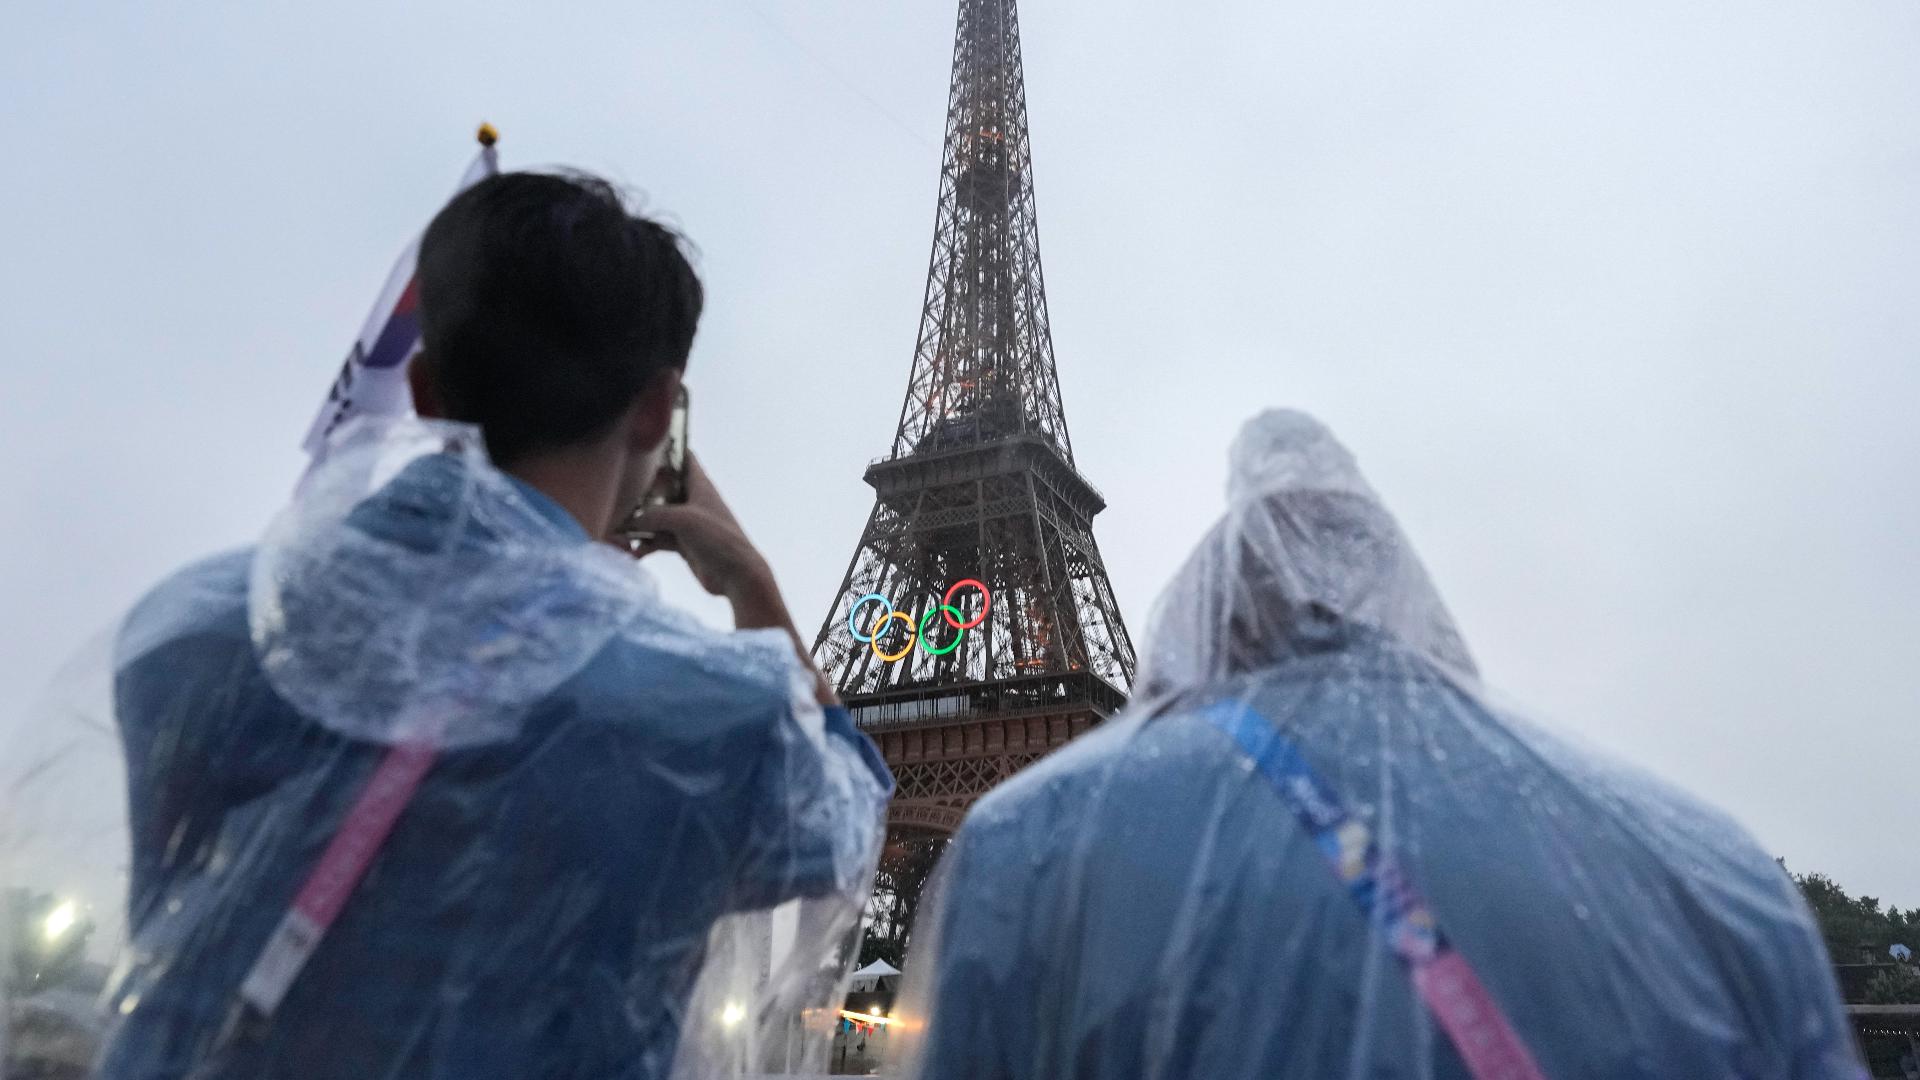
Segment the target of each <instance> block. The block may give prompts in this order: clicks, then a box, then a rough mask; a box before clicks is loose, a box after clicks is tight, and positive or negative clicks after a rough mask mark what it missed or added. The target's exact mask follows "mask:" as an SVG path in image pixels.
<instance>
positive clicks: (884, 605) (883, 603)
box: [847, 592, 893, 645]
mask: <svg viewBox="0 0 1920 1080" xmlns="http://www.w3.org/2000/svg"><path fill="white" fill-rule="evenodd" d="M869 600H878V601H880V607H881V610H883V611H884V610H889V609H891V608H892V607H893V601H891V600H889V599H887V598H886V597H884V596H881V595H880V594H879V593H877V592H870V593H868V594H867V595H865V596H863V597H861V598H860V599H858V600H855V601H854V602H853V606H852V607H850V608H848V609H847V633H849V634H852V635H853V640H855V641H858V642H860V643H861V644H862V645H864V644H866V643H867V642H869V641H872V640H873V639H874V637H875V634H868V635H867V636H866V637H861V636H860V629H859V628H858V627H856V626H854V625H853V614H854V612H856V611H859V610H860V605H862V604H865V603H866V602H867V601H869ZM885 621H886V620H884V619H882V620H881V622H885ZM873 629H874V630H875V632H876V633H877V632H878V631H879V629H880V626H879V624H878V623H876V624H875V625H874V628H873Z"/></svg>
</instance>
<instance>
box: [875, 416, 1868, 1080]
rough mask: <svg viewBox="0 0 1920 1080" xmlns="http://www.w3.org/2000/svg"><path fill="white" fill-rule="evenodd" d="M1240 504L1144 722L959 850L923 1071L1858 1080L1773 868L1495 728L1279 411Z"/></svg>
mask: <svg viewBox="0 0 1920 1080" xmlns="http://www.w3.org/2000/svg"><path fill="white" fill-rule="evenodd" d="M1228 490H1229V507H1228V510H1227V512H1226V514H1225V516H1224V517H1223V518H1222V519H1221V520H1220V522H1219V523H1218V524H1217V525H1215V526H1214V527H1213V529H1212V530H1211V531H1210V532H1209V533H1208V534H1207V535H1206V537H1205V539H1204V540H1202V542H1201V544H1200V546H1199V548H1198V549H1197V550H1196V551H1195V552H1194V553H1193V555H1192V556H1191V557H1190V558H1189V559H1188V560H1187V562H1186V564H1185V565H1184V567H1183V568H1182V569H1181V570H1180V572H1179V573H1178V575H1177V576H1176V578H1175V579H1174V581H1173V582H1172V583H1171V584H1170V585H1169V586H1168V587H1167V589H1166V590H1165V592H1164V593H1163V594H1162V596H1161V599H1160V600H1159V602H1158V605H1157V607H1156V610H1155V614H1154V619H1153V625H1152V627H1151V632H1150V641H1149V644H1148V652H1147V655H1146V657H1145V658H1144V659H1143V663H1142V672H1141V678H1140V686H1139V688H1138V689H1139V693H1138V696H1137V698H1136V700H1135V702H1134V703H1133V704H1132V705H1131V706H1130V707H1129V708H1128V709H1127V710H1126V711H1125V712H1123V713H1122V714H1121V715H1119V716H1117V717H1115V718H1114V719H1113V720H1111V721H1109V722H1108V723H1107V724H1106V725H1104V726H1103V727H1101V728H1099V729H1097V730H1096V731H1094V732H1091V733H1089V734H1088V735H1085V736H1083V737H1082V738H1080V739H1078V740H1076V741H1075V742H1074V743H1072V744H1069V745H1068V746H1067V747H1065V748H1063V749H1061V750H1060V751H1058V752H1056V753H1055V754H1053V755H1051V756H1050V757H1048V758H1046V759H1044V760H1043V761H1041V762H1038V763H1036V764H1035V765H1033V766H1031V767H1029V768H1028V769H1027V770H1025V771H1024V772H1022V773H1021V774H1019V775H1018V776H1016V777H1014V778H1013V779H1011V780H1009V781H1008V782H1007V783H1005V784H1003V785H1001V786H1000V787H999V788H998V789H996V790H995V791H993V792H992V793H990V794H988V795H987V796H986V797H985V798H983V799H982V800H981V801H980V802H979V803H978V804H977V805H976V806H975V807H974V809H973V810H972V812H971V813H970V814H969V815H968V817H967V819H966V821H965V823H964V825H963V826H962V828H961V829H960V830H959V832H958V833H957V834H956V836H955V838H954V840H953V842H952V845H951V847H950V849H949V851H948V853H947V855H946V856H945V859H944V860H943V863H942V865H941V867H940V868H939V870H938V871H937V872H936V876H935V880H934V882H933V883H932V885H931V886H930V890H931V891H930V893H929V900H928V902H927V904H926V905H924V906H923V914H922V916H921V920H920V923H919V926H918V927H917V928H916V932H915V938H916V940H915V941H914V942H913V943H912V955H910V956H909V958H908V962H907V965H906V967H907V971H908V976H907V977H908V983H909V985H908V989H907V992H906V995H905V997H904V998H903V1002H902V1005H901V1007H900V1008H899V1009H897V1010H896V1012H895V1020H896V1024H897V1025H898V1026H899V1028H900V1029H902V1030H903V1031H906V1032H910V1033H912V1034H913V1035H914V1036H915V1038H914V1040H913V1045H912V1048H911V1052H910V1053H909V1054H908V1055H907V1061H906V1063H905V1066H904V1068H903V1069H902V1070H901V1071H902V1072H903V1073H905V1074H906V1075H909V1076H916V1077H919V1078H921V1080H959V1078H962V1077H965V1078H968V1080H1052V1078H1057V1077H1075V1078H1079V1080H1107V1078H1111V1080H1123V1078H1124V1080H1172V1078H1193V1080H1256V1078H1257V1080H1288V1078H1292V1080H1338V1078H1349V1077H1351V1078H1361V1077H1366V1078H1375V1077H1405V1078H1417V1080H1441V1078H1448V1080H1451V1078H1468V1077H1471V1078H1475V1080H1486V1078H1491V1077H1502V1078H1512V1080H1525V1078H1530V1077H1551V1078H1554V1080H1572V1078H1594V1080H1601V1078H1607V1080H1614V1078H1623V1077H1636V1078H1642V1077H1644V1078H1671V1080H1718V1078H1726V1080H1734V1078H1745V1080H1757V1078H1763V1077H1778V1078H1783V1080H1784V1078H1796V1080H1797V1078H1806V1080H1812V1078H1839V1077H1846V1078H1849V1080H1851V1078H1856V1077H1864V1076H1865V1072H1864V1070H1863V1069H1862V1068H1861V1067H1860V1064H1859V1062H1858V1060H1857V1058H1856V1051H1855V1050H1854V1047H1853V1042H1852V1036H1851V1031H1850V1029H1849V1027H1848V1024H1847V1022H1846V1018H1845V1015H1844V1012H1843V1010H1842V1007H1841V1005H1840V1001H1839V997H1838V994H1837V991H1836V989H1835V985H1834V981H1833V977H1832V974H1831V969H1830V968H1829V967H1828V963H1827V957H1826V954H1825V950H1824V948H1823V946H1822V944H1821V940H1820V936H1819V934H1818V932H1817V930H1816V928H1815V925H1814V923H1813V920H1812V918H1811V916H1810V915H1809V913H1808V911H1807V910H1806V908H1805V907H1804V905H1803V904H1802V902H1801V900H1800V898H1799V895H1798V893H1797V891H1796V889H1795V888H1794V886H1793V884H1792V883H1791V881H1790V880H1789V879H1788V877H1787V876H1786V874H1785V873H1784V872H1783V871H1782V870H1781V869H1780V867H1779V866H1777V865H1776V864H1775V863H1774V861H1773V860H1772V859H1770V858H1769V857H1768V856H1767V854H1766V853H1765V852H1764V851H1762V850H1761V849H1760V848H1759V847H1757V846H1756V845H1755V844H1754V842H1753V841H1752V840H1751V839H1749V838H1748V837H1747V836H1746V834H1745V833H1744V832H1743V831H1742V830H1741V829H1740V828H1739V827H1738V826H1736V825H1734V824H1733V823H1732V822H1730V821H1729V820H1728V819H1727V818H1725V817H1724V816H1722V815H1721V814H1719V813H1718V812H1716V811H1714V810H1712V809H1710V808H1708V807H1705V806H1703V805H1701V804H1700V803H1698V802H1696V801H1694V800H1693V799H1691V798H1689V797H1688V796H1687V795H1685V794H1684V793H1682V792H1679V791H1676V790H1674V789H1673V788H1671V787H1669V786H1667V785H1664V784H1661V783H1658V782H1656V781H1654V780H1652V779H1650V778H1648V777H1646V776H1644V775H1641V774H1640V773H1638V772H1636V771H1634V770H1632V769H1629V768H1626V767H1624V766H1621V765H1618V764H1615V763H1612V762H1609V761H1607V760H1605V759H1603V758H1601V757H1600V756H1598V755H1595V754H1592V753H1589V752H1586V751H1584V750H1578V749H1575V748H1573V747H1571V746H1569V745H1568V744H1567V743H1565V742H1563V741H1561V740H1560V739H1557V738H1555V737H1553V736H1551V735H1549V734H1547V733H1546V732H1544V731H1543V730H1541V729H1540V728H1538V727H1536V726H1535V725H1533V724H1532V723H1530V722H1528V721H1527V720H1525V719H1523V718H1522V717H1520V716H1519V715H1517V714H1516V713H1514V712H1513V711H1512V710H1510V709H1508V708H1506V707H1503V706H1502V705H1500V704H1497V703H1496V702H1495V700H1494V699H1493V698H1492V697H1491V696H1490V695H1489V693H1488V692H1487V691H1486V690H1485V689H1484V688H1483V687H1482V685H1481V683H1480V681H1479V679H1478V676H1477V674H1476V671H1475V667H1474V664H1473V661H1472V660H1471V658H1470V657H1469V654H1468V652H1467V649H1466V647H1465V645H1464V643H1463V641H1462V639H1461V637H1460V635H1459V633H1458V632H1457V631H1456V630H1455V628H1454V625H1453V623H1452V621H1451V619H1450V618H1449V617H1448V615H1447V613H1446V611H1445V609H1444V608H1443V606H1442V605H1441V603H1440V599H1439V596H1438V595H1437V593H1436V592H1435V591H1434V589H1433V587H1432V585H1431V584H1430V583H1429V581H1428V578H1427V576H1426V573H1425V571H1424V570H1423V569H1422V568H1421V566H1420V563H1419V562H1418V560H1417V559H1416V558H1415V556H1414V554H1413V552H1412V551H1411V550H1410V548H1409V547H1408V545H1407V542H1406V539H1405V537H1404V536H1403V535H1402V534H1401V532H1400V530H1399V528H1398V527H1397V526H1396V524H1395V523H1394V521H1393V519H1392V517H1391V516H1390V515H1389V514H1388V513H1387V511H1386V509H1385V508H1384V507H1383V506H1382V505H1381V503H1380V500H1379V499H1378V498H1377V497H1376V496H1375V495H1374V493H1373V492H1372V490H1371V489H1370V488H1369V486H1368V485H1367V483H1366V482H1365V480H1363V479H1362V478H1361V476H1360V474H1359V472H1358V469H1357V468H1356V466H1355V464H1354V461H1353V459H1352V457H1351V456H1350V455H1349V454H1348V452H1347V451H1346V449H1345V448H1344V447H1342V446H1341V445H1340V444H1339V443H1338V442H1337V441H1336V440H1335V439H1334V438H1333V436H1332V435H1331V434H1330V433H1329V432H1328V431H1327V430H1326V429H1325V428H1324V427H1322V426H1321V425H1320V424H1319V423H1317V422H1316V421H1314V420H1312V419H1311V418H1309V417H1307V416H1304V415H1302V414H1299V413H1295V412H1287V411H1274V412H1268V413H1266V414H1263V415H1261V416H1259V417H1256V418H1255V419H1254V420H1252V421H1251V422H1249V423H1248V424H1247V425H1246V426H1245V428H1244V429H1243V430H1242V431H1241V433H1240V435H1239V437H1238V439H1237V440H1236V441H1235V443H1234V446H1233V450H1232V477H1231V480H1230V482H1229V489H1228Z"/></svg>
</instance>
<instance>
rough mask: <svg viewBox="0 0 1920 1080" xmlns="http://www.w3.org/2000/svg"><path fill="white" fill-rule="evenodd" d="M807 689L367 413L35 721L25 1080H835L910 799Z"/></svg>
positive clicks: (13, 792)
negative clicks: (888, 817) (862, 935)
mask: <svg viewBox="0 0 1920 1080" xmlns="http://www.w3.org/2000/svg"><path fill="white" fill-rule="evenodd" d="M812 688H813V679H812V675H811V673H810V672H809V671H807V669H806V668H805V667H804V665H803V664H802V663H801V661H800V659H799V658H798V657H797V655H796V654H795V651H794V646H793V643H792V641H791V640H790V639H789V638H788V637H787V636H786V634H785V633H783V632H779V631H773V630H756V631H741V632H719V631H714V630H710V629H707V628H704V627H702V626H700V625H699V624H697V623H696V622H695V621H694V620H692V619H691V618H689V617H687V616H685V615H683V614H681V613H678V612H676V611H674V610H673V609H671V608H669V607H667V606H665V605H664V604H663V603H662V602H661V601H660V600H659V598H658V597H657V596H656V594H655V592H654V590H653V587H652V585H651V583H650V579H649V577H648V575H647V574H646V572H645V571H644V569H642V568H641V567H639V566H637V565H635V563H634V561H633V560H632V559H631V558H630V557H628V556H627V555H625V554H624V553H622V552H620V551H618V550H616V549H615V548H613V547H611V546H608V545H602V544H595V543H590V542H588V541H587V538H586V536H585V534H584V533H583V532H581V531H580V530H579V528H578V526H577V525H575V524H574V523H573V522H572V520H571V519H570V518H568V517H567V516H566V515H565V513H564V511H561V510H560V509H559V508H558V507H557V506H555V505H553V504H552V503H550V502H547V501H545V500H544V498H543V497H542V496H539V495H538V493H537V492H533V491H532V489H530V488H525V487H523V486H522V485H520V483H519V482H518V481H516V480H513V479H512V478H510V477H507V476H506V475H505V474H503V473H501V472H499V471H498V470H496V469H495V468H494V467H493V466H492V465H491V464H490V463H489V462H488V461H487V459H486V455H485V452H484V450H483V449H482V445H481V442H480V440H479V437H478V432H477V431H476V430H475V429H472V428H469V427H465V426H461V425H451V424H440V423H430V422H421V421H413V420H409V421H405V422H378V421H371V420H367V421H360V422H357V423H355V424H353V425H349V426H348V427H346V428H344V429H343V430H342V431H341V432H340V433H339V434H338V435H337V436H336V437H335V443H334V445H333V446H332V447H331V449H330V452H329V454H328V456H327V459H326V463H325V464H324V465H323V466H322V467H321V468H320V469H318V470H317V471H315V472H314V473H312V474H310V475H309V477H308V479H307V481H306V482H305V483H304V484H303V486H302V491H301V493H300V495H299V496H298V497H297V498H296V499H295V500H294V502H293V503H292V504H291V505H290V506H289V507H288V509H287V510H285V511H284V512H283V513H282V514H281V515H279V517H278V518H277V519H276V520H275V522H274V523H273V525H272V526H271V527H270V529H269V530H268V533H267V535H266V536H265V538H264V539H263V540H262V542H261V543H260V544H259V545H257V547H255V548H252V549H248V550H246V551H240V552H234V553H230V554H227V555H221V556H216V557H214V558H211V559H208V560H206V561H204V562H201V563H199V564H197V565H195V566H193V567H190V568H189V569H187V570H186V571H183V572H182V573H181V574H179V575H177V576H175V577H174V578H172V579H170V580H169V581H168V582H167V583H165V584H163V585H162V586H161V587H160V588H158V589H156V590H155V591H154V592H153V593H151V594H149V596H148V597H147V598H145V599H144V600H142V601H141V602H140V604H138V605H136V607H135V608H134V609H133V611H132V612H131V613H129V615H128V616H127V617H126V618H125V619H124V620H123V621H122V622H121V623H120V624H119V625H118V626H116V627H115V628H114V629H113V630H112V631H111V632H110V633H109V634H107V635H105V636H104V637H103V639H102V640H101V641H100V642H98V643H96V645H95V646H93V647H92V648H91V649H90V650H88V652H87V653H86V654H84V655H83V656H82V657H81V658H80V659H78V660H76V661H75V662H74V663H73V664H72V665H71V666H70V668H69V669H68V670H67V671H65V672H64V673H63V674H62V675H61V676H60V677H59V678H58V679H56V680H55V684H54V688H53V691H52V692H51V693H50V695H49V696H48V699H47V701H46V702H45V704H43V705H42V707H40V708H38V709H36V710H33V711H32V713H31V714H30V715H29V716H28V717H26V718H25V720H24V722H22V723H20V724H18V725H17V726H16V727H17V730H15V731H13V732H12V733H11V737H10V739H9V741H8V743H7V746H6V749H5V750H4V756H3V757H0V811H3V812H4V815H5V816H4V817H0V889H4V893H3V895H4V899H5V908H4V915H5V918H4V919H0V959H4V960H5V961H6V966H5V969H4V982H3V983H0V988H3V989H0V997H3V998H4V1006H5V1013H4V1019H5V1023H4V1025H0V1040H4V1042H0V1060H4V1062H5V1067H4V1069H3V1070H0V1076H3V1077H4V1078H5V1080H26V1078H68V1077H81V1076H87V1075H95V1073H91V1072H90V1071H89V1070H90V1069H97V1075H99V1076H102V1077H106V1078H110V1080H133V1078H139V1080H162V1078H186V1077H192V1078H195V1080H238V1078H241V1077H246V1078H267V1077H273V1078H281V1077H286V1078H309V1077H311V1078H316V1080H320V1078H325V1080H332V1078H339V1080H348V1078H351V1080H382V1078H394V1080H399V1078H415V1077H430V1078H436V1080H442V1078H443V1080H469V1078H479V1077H515V1078H522V1077H524V1078H535V1077H539V1078H548V1077H552V1078H559V1077H579V1078H583V1080H585V1078H601V1077H622V1078H626V1077H632V1078H643V1077H645V1078H651V1077H666V1076H673V1077H683V1078H694V1080H704V1078H719V1077H735V1076H749V1075H761V1074H766V1073H788V1072H800V1073H804V1072H810V1071H811V1072H824V1071H825V1059H826V1054H827V1049H828V1045H829V1043H830V1040H831V1036H832V1032H833V1029H834V1026H835V1021H836V1020H837V1008H838V1006H839V1003H840V999H841V996H842V994H843V992H844V981H845V976H846V974H847V971H848V969H849V967H850V961H851V960H852V959H853V952H854V947H855V946H856V944H857V935H858V932H859V917H860V913H861V910H862V907H863V905H864V903H865V900H866V897H867V891H868V889H869V887H870V883H871V878H872V873H873V866H874V862H875V859H876V858H877V854H878V849H879V841H880V834H881V829H882V814H883V807H884V801H885V798H886V795H887V792H888V787H889V784H890V781H889V780H888V778H887V776H886V774H885V769H884V767H883V766H882V765H881V764H880V762H879V760H878V758H877V756H876V755H875V754H874V753H873V751H872V749H871V747H870V745H868V744H867V743H866V742H865V741H864V740H863V739H861V738H860V737H859V736H857V735H856V734H855V733H854V731H853V729H852V727H851V723H850V721H849V720H848V719H847V717H846V715H845V712H844V710H838V709H835V710H822V709H821V708H820V707H819V706H818V705H817V704H816V703H815V702H814V699H813V689H812ZM389 830H390V831H389ZM362 874H364V876H362ZM290 913H293V914H290Z"/></svg>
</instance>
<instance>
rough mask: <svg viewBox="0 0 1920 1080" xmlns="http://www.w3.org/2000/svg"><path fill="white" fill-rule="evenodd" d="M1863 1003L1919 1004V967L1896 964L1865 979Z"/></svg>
mask: <svg viewBox="0 0 1920 1080" xmlns="http://www.w3.org/2000/svg"><path fill="white" fill-rule="evenodd" d="M1862 996H1863V997H1864V998H1865V1001H1864V1002H1863V1004H1866V1005H1920V967H1914V966H1913V965H1911V964H1896V965H1894V966H1892V967H1890V968H1887V969H1886V970H1885V971H1878V972H1875V973H1874V976H1873V978H1872V979H1870V980H1868V981H1867V989H1866V993H1865V994H1863V995H1862Z"/></svg>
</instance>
